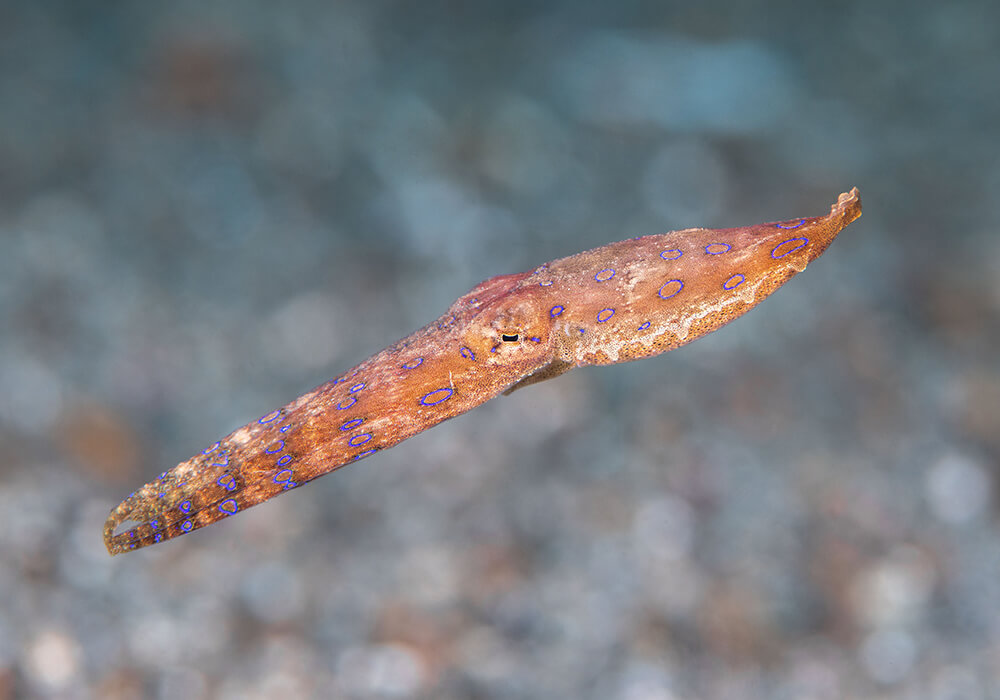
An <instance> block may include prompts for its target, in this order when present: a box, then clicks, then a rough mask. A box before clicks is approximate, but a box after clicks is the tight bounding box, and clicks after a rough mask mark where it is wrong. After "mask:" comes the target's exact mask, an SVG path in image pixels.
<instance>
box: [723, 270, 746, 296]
mask: <svg viewBox="0 0 1000 700" xmlns="http://www.w3.org/2000/svg"><path fill="white" fill-rule="evenodd" d="M745 279H746V277H744V276H743V275H741V274H740V273H738V272H737V273H736V274H735V275H733V276H732V277H730V278H729V279H727V280H726V281H725V282H723V283H722V288H723V289H725V290H726V291H727V292H728V291H729V290H731V289H736V288H737V287H739V286H740V285H741V284H743V281H744V280H745Z"/></svg>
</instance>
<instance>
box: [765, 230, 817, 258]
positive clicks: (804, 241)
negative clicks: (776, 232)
mask: <svg viewBox="0 0 1000 700" xmlns="http://www.w3.org/2000/svg"><path fill="white" fill-rule="evenodd" d="M795 241H801V242H800V243H799V244H798V245H797V246H793V247H792V248H789V249H788V250H786V251H784V252H783V253H781V254H780V255H775V253H777V252H778V249H779V248H781V246H783V245H785V244H786V243H794V242H795ZM808 244H809V239H808V238H805V237H804V236H802V237H799V238H788V239H786V240H784V241H782V242H781V243H779V244H778V245H776V246H774V250H772V251H771V257H772V258H774V259H775V260H778V259H779V258H783V257H785V256H786V255H791V254H792V253H794V252H795V251H797V250H801V249H802V248H805V247H806V246H807V245H808Z"/></svg>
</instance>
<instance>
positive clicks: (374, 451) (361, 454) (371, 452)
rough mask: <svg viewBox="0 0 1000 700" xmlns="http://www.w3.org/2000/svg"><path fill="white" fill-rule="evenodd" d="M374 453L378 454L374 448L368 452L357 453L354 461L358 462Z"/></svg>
mask: <svg viewBox="0 0 1000 700" xmlns="http://www.w3.org/2000/svg"><path fill="white" fill-rule="evenodd" d="M376 452H378V450H376V449H375V448H372V449H370V450H365V451H364V452H359V453H358V454H356V455H354V459H355V460H359V459H361V458H362V457H367V456H368V455H373V454H375V453H376Z"/></svg>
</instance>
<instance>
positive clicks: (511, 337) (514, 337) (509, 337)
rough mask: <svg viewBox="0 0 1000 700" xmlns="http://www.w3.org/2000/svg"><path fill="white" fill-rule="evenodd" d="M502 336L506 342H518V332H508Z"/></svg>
mask: <svg viewBox="0 0 1000 700" xmlns="http://www.w3.org/2000/svg"><path fill="white" fill-rule="evenodd" d="M500 337H501V338H503V340H504V342H507V343H516V342H517V333H514V334H512V335H507V334H506V333H504V334H503V335H502V336H500Z"/></svg>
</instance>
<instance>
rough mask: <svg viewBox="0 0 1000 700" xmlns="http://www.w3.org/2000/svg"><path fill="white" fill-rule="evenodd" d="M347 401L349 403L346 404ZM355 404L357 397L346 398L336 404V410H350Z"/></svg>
mask: <svg viewBox="0 0 1000 700" xmlns="http://www.w3.org/2000/svg"><path fill="white" fill-rule="evenodd" d="M348 401H350V403H347V402H348ZM357 402H358V397H357V396H348V397H347V398H346V399H344V400H343V401H341V402H340V403H338V404H337V410H338V411H343V410H344V409H345V408H350V407H351V406H353V405H354V404H356V403H357Z"/></svg>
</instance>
